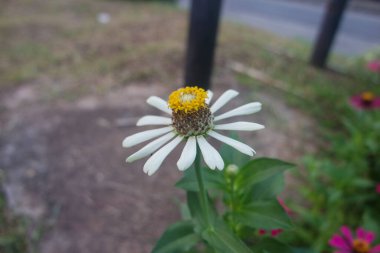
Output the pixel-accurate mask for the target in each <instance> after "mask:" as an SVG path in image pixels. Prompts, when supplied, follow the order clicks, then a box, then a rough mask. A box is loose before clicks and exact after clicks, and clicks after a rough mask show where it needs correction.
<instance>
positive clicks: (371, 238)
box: [364, 231, 376, 244]
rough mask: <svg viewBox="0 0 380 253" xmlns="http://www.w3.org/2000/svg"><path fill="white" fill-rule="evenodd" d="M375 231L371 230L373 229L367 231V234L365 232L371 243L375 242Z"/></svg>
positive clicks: (366, 238)
mask: <svg viewBox="0 0 380 253" xmlns="http://www.w3.org/2000/svg"><path fill="white" fill-rule="evenodd" d="M375 237H376V236H375V233H373V232H371V231H367V232H366V234H365V239H364V240H366V241H367V242H368V243H369V244H371V243H372V242H373V240H375Z"/></svg>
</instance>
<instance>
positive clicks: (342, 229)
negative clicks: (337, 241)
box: [340, 226, 353, 245]
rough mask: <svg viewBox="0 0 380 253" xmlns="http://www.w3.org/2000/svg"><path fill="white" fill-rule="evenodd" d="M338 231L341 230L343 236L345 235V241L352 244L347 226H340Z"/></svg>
mask: <svg viewBox="0 0 380 253" xmlns="http://www.w3.org/2000/svg"><path fill="white" fill-rule="evenodd" d="M340 231H342V234H343V235H344V237H346V239H347V241H348V242H349V243H350V244H351V245H352V242H353V239H352V234H351V230H350V229H349V228H348V227H347V226H343V227H341V229H340Z"/></svg>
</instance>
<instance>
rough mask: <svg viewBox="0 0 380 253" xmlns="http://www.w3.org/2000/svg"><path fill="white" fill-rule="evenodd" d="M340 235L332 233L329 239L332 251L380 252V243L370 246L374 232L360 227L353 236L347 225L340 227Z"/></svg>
mask: <svg viewBox="0 0 380 253" xmlns="http://www.w3.org/2000/svg"><path fill="white" fill-rule="evenodd" d="M340 231H341V233H342V235H337V234H335V235H333V236H332V237H331V239H330V241H329V244H330V246H332V247H334V248H335V249H336V251H334V253H380V244H379V245H377V246H375V247H373V248H371V244H372V242H373V241H374V240H375V234H374V233H373V232H371V231H365V230H364V229H362V228H358V229H357V230H356V237H353V235H352V233H351V230H350V229H349V228H348V227H347V226H343V227H341V229H340Z"/></svg>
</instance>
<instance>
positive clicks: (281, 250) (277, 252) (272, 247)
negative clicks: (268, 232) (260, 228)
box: [253, 238, 293, 253]
mask: <svg viewBox="0 0 380 253" xmlns="http://www.w3.org/2000/svg"><path fill="white" fill-rule="evenodd" d="M253 250H254V252H257V253H293V250H292V249H291V248H290V247H289V246H288V245H286V244H284V243H282V242H280V241H278V240H276V239H273V238H264V239H263V240H261V241H260V242H259V243H257V244H256V245H255V246H254V247H253Z"/></svg>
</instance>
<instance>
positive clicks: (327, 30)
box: [310, 0, 348, 68]
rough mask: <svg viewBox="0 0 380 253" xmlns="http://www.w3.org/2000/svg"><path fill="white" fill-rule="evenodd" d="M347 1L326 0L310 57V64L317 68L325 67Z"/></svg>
mask: <svg viewBox="0 0 380 253" xmlns="http://www.w3.org/2000/svg"><path fill="white" fill-rule="evenodd" d="M347 2H348V0H329V1H328V3H327V6H326V10H325V15H324V17H323V21H322V25H321V27H320V30H319V34H318V37H317V40H316V42H315V45H314V49H313V53H312V55H311V58H310V63H311V65H313V66H315V67H317V68H324V67H325V65H326V60H327V57H328V55H329V52H330V48H331V45H332V43H333V41H334V38H335V34H336V32H337V30H338V28H339V24H340V21H341V19H342V16H343V13H344V10H345V8H346V6H347Z"/></svg>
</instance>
